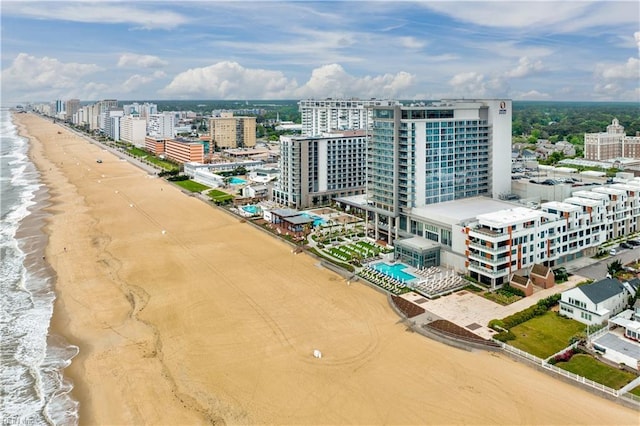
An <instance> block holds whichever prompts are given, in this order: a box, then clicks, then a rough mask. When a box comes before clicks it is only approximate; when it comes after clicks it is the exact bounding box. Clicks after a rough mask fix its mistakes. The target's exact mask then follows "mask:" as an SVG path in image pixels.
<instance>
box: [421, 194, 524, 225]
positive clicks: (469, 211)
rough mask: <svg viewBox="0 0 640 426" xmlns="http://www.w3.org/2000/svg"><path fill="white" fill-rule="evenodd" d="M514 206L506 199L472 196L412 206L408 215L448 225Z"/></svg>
mask: <svg viewBox="0 0 640 426" xmlns="http://www.w3.org/2000/svg"><path fill="white" fill-rule="evenodd" d="M514 207H516V205H515V204H513V203H510V202H507V201H501V200H494V199H492V198H487V197H472V198H464V199H461V200H454V201H445V202H443V203H436V204H429V205H426V206H423V207H414V208H413V209H411V214H410V216H411V217H413V218H420V219H427V220H430V221H436V222H439V223H443V224H448V225H457V224H459V223H460V222H464V221H466V220H471V219H475V218H476V217H477V216H479V215H484V214H490V213H494V212H498V211H501V210H505V209H509V208H514ZM516 208H517V207H516ZM527 210H529V209H527Z"/></svg>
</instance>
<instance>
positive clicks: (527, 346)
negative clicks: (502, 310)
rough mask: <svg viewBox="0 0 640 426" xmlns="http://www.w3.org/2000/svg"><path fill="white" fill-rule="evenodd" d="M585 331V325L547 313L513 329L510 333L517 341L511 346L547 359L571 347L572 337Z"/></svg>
mask: <svg viewBox="0 0 640 426" xmlns="http://www.w3.org/2000/svg"><path fill="white" fill-rule="evenodd" d="M584 329H585V326H584V324H582V323H580V322H578V321H576V320H573V319H569V318H564V317H562V316H560V315H558V314H557V313H556V312H552V311H547V312H546V313H544V314H543V315H540V316H536V317H533V318H531V319H530V320H528V321H526V322H523V323H522V324H519V325H516V326H514V327H512V328H511V329H510V331H511V333H513V335H514V336H515V339H514V340H511V341H510V342H509V344H510V345H511V346H514V347H516V348H518V349H522V350H523V351H525V352H528V353H530V354H532V355H535V356H537V357H539V358H542V359H545V358H548V357H549V356H551V355H553V354H554V353H556V352H558V351H561V350H562V349H563V348H566V347H567V346H569V344H570V339H571V337H573V336H575V335H576V334H578V333H580V332H583V331H584Z"/></svg>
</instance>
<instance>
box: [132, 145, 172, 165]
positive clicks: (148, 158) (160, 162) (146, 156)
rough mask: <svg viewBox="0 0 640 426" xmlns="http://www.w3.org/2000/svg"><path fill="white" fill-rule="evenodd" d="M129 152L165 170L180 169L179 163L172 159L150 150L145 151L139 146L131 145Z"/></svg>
mask: <svg viewBox="0 0 640 426" xmlns="http://www.w3.org/2000/svg"><path fill="white" fill-rule="evenodd" d="M127 152H128V153H129V154H131V155H132V156H134V157H138V158H140V159H144V160H145V161H148V162H149V163H151V164H153V165H155V166H158V167H160V168H161V169H164V170H178V165H177V164H175V163H172V162H170V161H167V160H163V159H162V158H158V157H156V156H155V155H153V154H151V153H150V152H148V151H145V150H143V149H140V148H137V147H135V146H130V147H128V148H127Z"/></svg>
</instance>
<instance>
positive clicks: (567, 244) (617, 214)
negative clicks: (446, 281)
mask: <svg viewBox="0 0 640 426" xmlns="http://www.w3.org/2000/svg"><path fill="white" fill-rule="evenodd" d="M615 185H616V186H617V187H616V188H614V187H613V185H612V186H603V187H597V188H593V189H592V190H591V191H576V192H574V193H573V196H572V197H569V198H567V199H565V200H564V201H562V202H558V201H552V202H548V203H543V204H542V205H541V206H540V210H531V209H528V208H525V207H515V208H513V209H507V210H503V211H498V212H493V213H488V214H485V215H479V216H477V217H476V219H475V220H474V221H471V222H469V223H467V224H466V225H465V227H464V228H463V232H464V234H465V235H466V238H465V241H464V244H465V246H466V247H465V248H464V250H465V251H464V253H465V257H466V262H465V266H466V267H467V269H468V272H469V275H470V276H472V277H473V278H476V279H478V280H479V281H480V282H482V283H484V284H487V285H490V286H491V287H492V288H495V287H497V286H501V285H503V284H505V283H507V282H508V280H509V278H510V276H511V274H512V273H513V272H515V271H517V270H519V269H526V268H530V267H532V266H533V265H535V264H543V265H545V266H557V265H559V264H562V263H565V262H568V261H571V260H573V259H576V258H579V257H582V256H591V255H594V254H595V253H596V251H597V248H598V246H600V245H601V244H603V243H604V242H606V241H607V240H610V239H612V238H617V237H622V236H625V235H629V234H630V233H632V232H636V230H637V229H638V218H639V217H640V207H638V202H639V200H640V198H639V195H638V194H639V193H640V179H634V180H631V181H629V182H628V183H626V184H615ZM454 249H455V247H454ZM458 249H459V247H458Z"/></svg>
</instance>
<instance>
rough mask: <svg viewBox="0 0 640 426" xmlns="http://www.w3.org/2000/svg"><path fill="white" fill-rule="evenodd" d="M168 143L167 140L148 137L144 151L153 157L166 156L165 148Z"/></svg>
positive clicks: (145, 140) (145, 139)
mask: <svg viewBox="0 0 640 426" xmlns="http://www.w3.org/2000/svg"><path fill="white" fill-rule="evenodd" d="M166 141H167V139H163V138H154V137H153V136H147V137H145V138H144V149H146V150H147V151H149V152H150V153H152V154H153V155H164V146H165V142H166Z"/></svg>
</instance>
